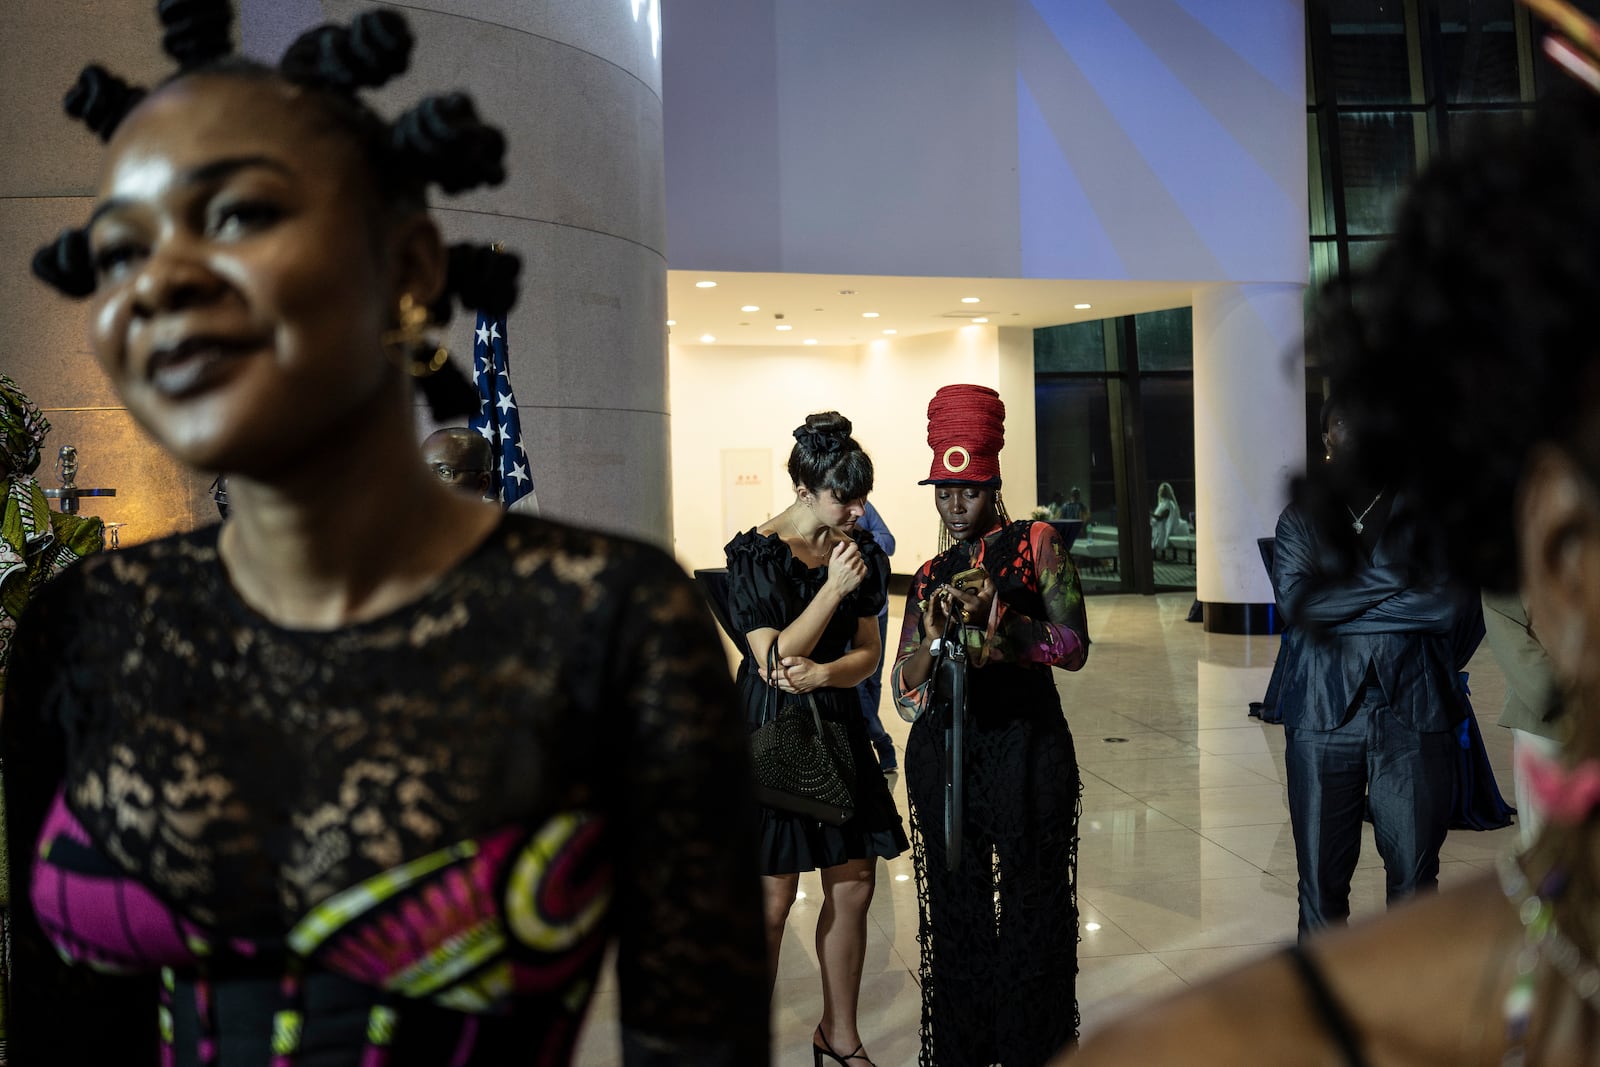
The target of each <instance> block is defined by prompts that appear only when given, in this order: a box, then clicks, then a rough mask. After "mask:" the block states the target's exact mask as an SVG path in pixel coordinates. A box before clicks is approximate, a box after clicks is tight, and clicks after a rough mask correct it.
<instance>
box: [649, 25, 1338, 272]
mask: <svg viewBox="0 0 1600 1067" xmlns="http://www.w3.org/2000/svg"><path fill="white" fill-rule="evenodd" d="M664 7H665V11H664V17H665V20H666V21H665V25H664V30H663V34H664V37H663V40H664V43H663V57H662V61H663V85H664V107H665V129H666V144H667V156H666V171H667V173H666V181H667V253H668V260H669V263H670V264H671V265H672V266H673V267H674V268H680V269H689V268H697V269H706V270H746V271H797V272H813V273H846V274H890V275H945V276H950V277H983V276H994V277H1036V278H1099V279H1121V278H1127V279H1138V280H1189V281H1195V282H1218V281H1240V282H1265V281H1289V282H1303V281H1304V279H1305V273H1306V263H1305V260H1306V236H1305V235H1306V216H1307V209H1306V195H1307V194H1306V143H1305V137H1306V123H1305V29H1304V4H1303V0H976V2H975V0H673V2H672V3H670V4H667V5H664Z"/></svg>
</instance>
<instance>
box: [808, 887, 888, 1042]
mask: <svg viewBox="0 0 1600 1067" xmlns="http://www.w3.org/2000/svg"><path fill="white" fill-rule="evenodd" d="M877 875H878V861H877V860H876V859H864V860H850V861H849V862H847V863H841V864H839V865H838V866H837V867H825V868H823V870H822V911H821V913H820V914H819V915H818V916H817V960H818V962H819V963H820V964H821V966H822V1022H821V1023H819V1024H818V1025H817V1032H818V1033H819V1034H820V1035H821V1037H822V1039H823V1040H824V1041H826V1042H827V1043H828V1044H829V1045H830V1046H831V1047H832V1048H833V1049H834V1050H836V1051H837V1052H838V1053H839V1054H840V1055H842V1056H848V1055H849V1054H850V1053H852V1052H854V1051H855V1050H856V1049H857V1048H859V1047H860V1045H861V1034H860V1032H859V1031H858V1030H857V1029H856V1009H857V1007H858V1006H859V1004H860V1001H861V966H862V962H863V961H864V960H865V959H866V955H867V906H868V905H870V904H871V903H872V891H873V888H874V886H875V885H876V883H877ZM867 1062H868V1061H867V1057H866V1054H865V1053H862V1054H861V1055H860V1056H858V1057H853V1058H852V1059H851V1063H852V1064H865V1063H867Z"/></svg>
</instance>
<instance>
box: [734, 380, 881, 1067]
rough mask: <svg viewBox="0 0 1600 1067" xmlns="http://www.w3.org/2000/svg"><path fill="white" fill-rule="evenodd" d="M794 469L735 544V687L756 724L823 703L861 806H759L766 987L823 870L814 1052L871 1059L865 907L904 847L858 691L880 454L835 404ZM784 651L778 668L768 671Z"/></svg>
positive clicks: (873, 600)
mask: <svg viewBox="0 0 1600 1067" xmlns="http://www.w3.org/2000/svg"><path fill="white" fill-rule="evenodd" d="M794 439H795V443H794V447H793V448H792V449H791V450H790V452H789V477H790V479H791V481H792V482H793V484H794V503H792V504H790V505H789V506H788V507H787V508H785V509H784V510H783V511H781V512H779V513H778V514H777V515H774V516H773V517H772V518H770V519H768V520H767V521H766V522H764V523H762V524H761V525H760V526H758V527H756V528H755V529H753V530H749V531H747V532H745V533H741V534H739V535H738V536H736V537H735V538H734V539H733V540H732V541H729V542H728V545H727V549H726V553H727V558H728V598H729V601H730V614H731V615H732V617H733V624H734V625H735V626H736V627H738V628H739V629H740V630H742V631H743V632H744V633H745V636H746V638H747V640H748V643H749V645H750V651H751V655H750V657H749V658H747V659H745V660H744V661H743V662H741V663H740V664H739V676H738V686H739V695H740V697H741V699H742V700H743V701H744V709H745V717H746V721H747V723H748V725H749V728H750V730H752V731H754V730H755V729H756V728H757V727H759V726H760V725H761V722H762V718H763V709H764V708H765V707H766V706H767V705H768V703H769V702H770V701H771V700H772V694H771V689H772V688H774V687H775V688H776V689H778V690H780V691H781V693H793V694H805V695H807V696H809V697H811V698H812V699H813V700H815V702H816V704H817V707H818V710H819V712H820V714H821V716H822V718H823V720H824V721H825V722H827V723H833V724H840V725H842V726H844V728H845V733H846V736H847V737H848V739H849V749H850V764H851V766H850V768H849V785H850V794H851V797H852V798H853V800H854V814H853V815H852V817H851V818H850V819H849V821H847V822H845V823H844V824H843V825H842V826H837V827H836V826H830V825H825V824H823V823H821V822H818V821H817V820H816V819H814V818H808V817H806V816H803V815H799V814H794V813H792V812H787V811H779V810H777V809H775V808H769V807H763V808H761V873H762V874H763V875H764V876H765V877H764V878H763V879H762V881H763V882H764V883H765V893H766V906H767V953H768V955H767V981H768V985H769V988H770V986H771V983H772V982H773V980H774V979H775V978H776V976H777V967H778V949H779V947H780V946H781V945H782V944H783V931H784V926H785V925H786V923H787V922H788V917H789V908H790V906H791V905H792V904H793V903H794V899H795V891H796V889H797V888H798V885H799V880H800V872H802V871H813V870H815V871H820V872H821V876H822V892H823V903H822V908H821V913H820V914H819V915H818V917H817V935H816V936H817V960H818V964H819V966H820V969H821V971H822V1019H821V1021H820V1022H818V1024H817V1029H816V1032H815V1033H814V1034H813V1035H812V1048H813V1053H812V1055H813V1058H814V1060H815V1062H816V1063H817V1064H818V1065H819V1067H821V1065H822V1064H823V1063H824V1061H826V1062H828V1063H834V1064H839V1065H842V1067H868V1065H869V1064H870V1063H871V1060H870V1059H869V1058H868V1056H867V1052H866V1049H865V1043H864V1041H863V1039H862V1037H861V1034H860V1032H859V1030H858V1029H857V1026H856V1008H857V1002H858V1000H859V999H860V994H861V968H862V963H863V959H864V956H865V953H866V936H867V906H868V905H869V904H871V902H872V893H873V888H874V886H875V884H876V878H877V864H878V860H879V858H880V857H881V858H884V859H888V858H892V857H894V856H898V855H899V854H900V853H901V852H902V851H904V850H905V848H906V845H907V842H906V835H905V830H904V828H903V827H902V825H901V822H900V814H899V812H897V811H896V810H895V806H894V800H893V798H892V797H890V795H889V787H888V785H887V784H886V783H885V782H884V778H883V775H882V774H880V773H879V772H878V759H877V756H876V755H875V754H874V753H873V750H872V746H871V745H870V744H869V742H868V740H867V728H866V722H865V720H864V719H863V718H862V715H861V702H860V699H859V697H858V696H857V695H856V691H855V688H854V687H855V686H856V685H857V684H859V683H860V681H861V680H862V679H863V678H865V677H867V675H869V674H870V673H872V671H873V670H875V669H876V668H877V664H878V609H879V608H880V607H882V606H883V603H884V597H885V595H886V588H887V582H888V561H887V560H886V558H885V557H884V554H883V550H882V549H880V548H879V547H878V544H877V542H876V541H874V540H873V538H872V535H871V534H869V533H867V532H866V531H865V530H862V529H860V528H859V527H858V525H857V524H858V523H859V522H860V519H861V516H862V512H863V509H864V507H865V504H866V498H867V494H868V493H870V492H871V491H872V460H871V459H870V458H868V456H867V454H866V453H865V452H863V451H862V450H861V446H860V445H859V444H858V443H857V442H856V439H855V438H854V437H852V436H850V420H849V419H847V418H845V417H844V416H843V415H840V414H839V413H838V412H836V411H827V412H823V413H821V414H817V415H809V416H807V417H806V421H805V423H804V425H802V426H800V427H798V428H796V430H795V431H794ZM774 647H776V650H777V651H776V664H777V669H776V670H775V671H773V672H768V670H767V669H766V664H767V662H768V651H769V649H772V648H774Z"/></svg>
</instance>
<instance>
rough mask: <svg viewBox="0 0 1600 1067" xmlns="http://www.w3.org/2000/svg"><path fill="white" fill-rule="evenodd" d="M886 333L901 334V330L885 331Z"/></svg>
mask: <svg viewBox="0 0 1600 1067" xmlns="http://www.w3.org/2000/svg"><path fill="white" fill-rule="evenodd" d="M883 332H884V333H899V332H900V331H899V330H884V331H883Z"/></svg>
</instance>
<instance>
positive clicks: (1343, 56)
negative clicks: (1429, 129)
mask: <svg viewBox="0 0 1600 1067" xmlns="http://www.w3.org/2000/svg"><path fill="white" fill-rule="evenodd" d="M1307 7H1308V9H1309V10H1308V12H1307V14H1308V16H1309V17H1315V14H1314V13H1315V12H1316V11H1317V9H1318V8H1322V9H1324V10H1325V11H1326V14H1327V18H1328V29H1329V44H1330V48H1329V53H1330V55H1329V60H1330V66H1331V68H1332V69H1331V70H1330V74H1331V75H1332V82H1333V93H1334V99H1335V100H1337V101H1338V102H1339V103H1341V104H1420V103H1422V102H1423V100H1422V94H1421V93H1420V92H1419V85H1418V79H1416V78H1415V77H1413V56H1414V54H1415V51H1416V50H1415V48H1414V47H1413V42H1412V40H1411V36H1412V35H1411V32H1410V25H1411V23H1410V20H1409V19H1407V18H1406V5H1405V2H1404V0H1326V2H1325V3H1323V4H1317V5H1309V4H1308V5H1307Z"/></svg>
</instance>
